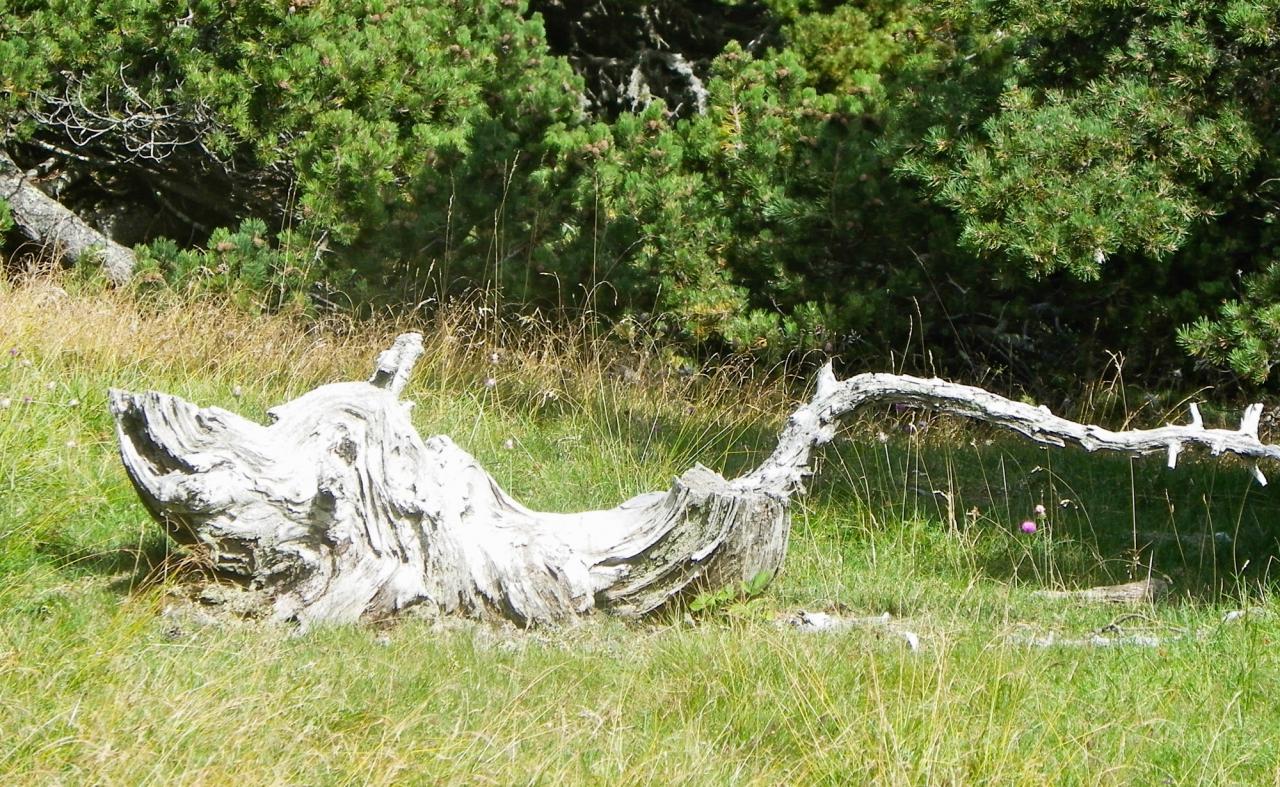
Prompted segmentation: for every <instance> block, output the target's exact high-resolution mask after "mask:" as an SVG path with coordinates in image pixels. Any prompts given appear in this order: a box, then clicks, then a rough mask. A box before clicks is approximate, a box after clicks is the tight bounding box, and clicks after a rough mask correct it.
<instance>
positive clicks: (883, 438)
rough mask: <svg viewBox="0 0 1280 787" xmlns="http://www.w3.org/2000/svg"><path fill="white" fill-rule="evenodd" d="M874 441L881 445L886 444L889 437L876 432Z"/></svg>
mask: <svg viewBox="0 0 1280 787" xmlns="http://www.w3.org/2000/svg"><path fill="white" fill-rule="evenodd" d="M876 439H877V440H879V441H880V442H882V443H887V442H889V435H887V434H885V433H884V432H876Z"/></svg>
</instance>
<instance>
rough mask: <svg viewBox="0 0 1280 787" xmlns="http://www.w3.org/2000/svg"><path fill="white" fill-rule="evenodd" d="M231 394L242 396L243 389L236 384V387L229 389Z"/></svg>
mask: <svg viewBox="0 0 1280 787" xmlns="http://www.w3.org/2000/svg"><path fill="white" fill-rule="evenodd" d="M231 395H232V396H234V397H235V398H237V399H239V398H240V397H242V396H244V389H243V388H241V387H240V386H238V385H237V386H236V387H234V388H232V389H231Z"/></svg>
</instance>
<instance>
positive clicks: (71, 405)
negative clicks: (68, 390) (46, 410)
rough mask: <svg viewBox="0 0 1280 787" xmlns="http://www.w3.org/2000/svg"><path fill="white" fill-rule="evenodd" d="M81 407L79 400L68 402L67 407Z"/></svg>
mask: <svg viewBox="0 0 1280 787" xmlns="http://www.w3.org/2000/svg"><path fill="white" fill-rule="evenodd" d="M79 406H80V400H79V399H72V400H71V401H69V402H67V407H79Z"/></svg>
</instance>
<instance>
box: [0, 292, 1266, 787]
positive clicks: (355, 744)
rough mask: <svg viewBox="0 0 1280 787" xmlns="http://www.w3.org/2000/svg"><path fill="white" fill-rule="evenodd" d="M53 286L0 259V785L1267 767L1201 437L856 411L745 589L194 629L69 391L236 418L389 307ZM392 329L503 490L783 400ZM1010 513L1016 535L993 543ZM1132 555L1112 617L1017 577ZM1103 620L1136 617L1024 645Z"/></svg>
mask: <svg viewBox="0 0 1280 787" xmlns="http://www.w3.org/2000/svg"><path fill="white" fill-rule="evenodd" d="M67 286H68V287H69V288H70V289H71V291H70V292H63V291H62V290H59V289H56V288H54V287H53V286H52V285H51V284H49V283H48V282H35V283H32V284H29V285H26V286H21V287H19V286H16V285H0V398H8V399H10V406H9V407H8V408H5V409H0V732H2V733H3V735H2V736H0V741H2V742H0V784H33V783H34V784H53V783H84V784H97V783H109V784H130V785H132V784H169V783H189V784H225V783H242V784H269V783H295V784H403V783H430V784H435V783H465V784H486V783H495V784H512V783H549V784H557V783H605V784H615V783H622V784H627V783H661V784H667V783H687V784H698V785H702V784H780V783H802V784H803V783H840V784H851V783H852V784H859V783H869V782H883V783H960V784H969V783H982V782H993V783H1027V784H1042V783H1050V782H1052V783H1068V784H1070V783H1089V784H1092V783H1107V784H1110V783H1117V784H1163V783H1173V784H1197V783H1213V784H1227V783H1271V782H1274V781H1275V780H1276V779H1277V778H1280V770H1277V759H1276V754H1275V752H1276V751H1277V747H1278V746H1280V710H1277V704H1276V702H1275V701H1274V698H1275V697H1276V696H1277V693H1278V692H1280V685H1277V684H1278V683H1280V658H1278V657H1277V655H1276V652H1277V649H1276V644H1277V643H1276V641H1277V640H1278V639H1280V621H1278V620H1277V618H1276V616H1275V603H1274V601H1273V600H1272V589H1273V587H1274V577H1273V576H1272V570H1271V569H1272V559H1273V556H1274V555H1275V554H1277V549H1278V545H1277V543H1276V534H1277V532H1278V531H1277V528H1276V526H1275V523H1276V522H1277V521H1278V518H1277V513H1280V511H1278V509H1280V500H1278V499H1277V496H1276V493H1275V492H1274V491H1272V488H1271V487H1266V488H1259V487H1256V486H1254V485H1251V482H1250V480H1249V475H1248V472H1247V471H1246V469H1245V468H1243V467H1240V466H1238V465H1237V464H1235V463H1233V462H1230V461H1214V460H1210V459H1201V460H1199V461H1196V460H1194V459H1191V458H1188V459H1186V460H1184V464H1183V465H1182V466H1180V468H1179V469H1178V470H1177V471H1176V472H1170V471H1168V470H1167V469H1165V468H1164V466H1163V461H1162V458H1161V457H1151V458H1147V459H1140V460H1134V461H1131V460H1128V459H1125V458H1116V457H1102V456H1088V455H1085V454H1083V453H1080V452H1073V451H1069V450H1047V449H1043V448H1039V447H1036V446H1032V445H1028V444H1025V443H1022V442H1018V441H1015V440H1011V439H1007V438H1004V437H1002V436H1000V435H997V434H993V433H987V432H986V431H985V430H983V429H981V428H978V427H973V426H967V425H960V424H956V423H952V422H949V421H945V420H937V421H930V422H928V424H927V427H926V428H924V429H923V430H917V431H915V432H913V433H908V432H907V431H906V430H905V429H904V427H905V425H906V424H908V423H911V422H920V421H923V420H924V414H921V413H893V412H887V413H880V412H877V413H869V414H866V415H865V416H864V417H863V418H861V419H860V420H858V421H856V422H854V423H852V424H850V428H849V429H848V430H847V431H846V433H845V434H844V435H842V437H841V438H840V439H839V440H838V441H837V442H836V444H834V445H833V446H831V447H830V448H829V449H828V450H827V451H826V452H825V453H824V454H823V459H822V462H821V467H820V472H819V475H818V476H817V477H816V478H815V479H813V482H812V484H811V486H812V487H813V493H812V494H811V495H810V496H809V497H807V498H804V499H802V500H800V501H798V502H797V504H796V506H795V508H794V527H793V534H792V543H791V548H790V552H789V556H788V562H787V565H786V568H785V569H784V572H783V574H782V575H781V576H780V577H779V578H778V581H777V582H775V583H774V585H772V586H771V587H770V588H769V589H768V590H767V591H766V593H765V595H764V596H763V597H762V600H760V601H759V602H753V603H752V604H739V605H727V606H724V607H721V608H720V609H719V610H718V611H717V612H714V613H712V614H707V615H702V616H699V617H698V618H697V619H696V620H694V619H692V618H689V617H687V616H686V615H684V614H681V613H672V614H667V615H665V616H662V617H659V618H656V619H654V620H649V621H643V622H640V623H631V624H625V623H622V622H620V621H617V620H612V619H609V618H607V617H604V616H597V617H593V618H591V619H589V620H586V621H584V622H583V623H582V624H580V625H576V626H572V627H568V628H565V629H543V630H534V631H529V632H521V631H516V630H514V629H509V628H503V627H495V626H488V625H480V624H473V623H469V622H459V621H443V622H441V621H436V622H432V621H422V620H409V621H405V622H403V623H400V624H397V625H394V626H389V627H387V626H376V627H375V626H347V627H332V628H325V629H321V630H317V631H314V632H312V633H310V634H308V635H306V636H303V637H294V636H290V634H289V632H288V631H286V630H282V629H278V628H271V627H267V626H263V625H260V624H256V623H250V622H246V623H243V624H236V625H231V624H226V625H218V626H207V625H197V624H196V623H195V622H194V621H192V620H191V619H190V618H185V617H175V616H172V615H166V614H165V612H164V610H165V608H166V606H168V605H170V604H171V603H173V602H172V598H171V597H170V596H169V595H166V587H167V586H166V584H165V583H164V582H161V583H160V584H159V585H155V584H154V583H144V582H143V581H142V580H143V579H144V577H146V576H147V575H148V571H149V570H150V569H154V568H155V567H156V566H157V565H161V566H168V565H170V564H171V563H172V561H168V562H166V561H165V555H166V553H167V552H168V551H169V549H170V548H169V546H168V545H167V543H166V542H165V540H164V539H163V537H161V536H160V534H159V529H158V527H157V526H155V525H154V524H153V523H151V522H150V521H149V519H148V517H147V515H146V513H145V511H144V510H143V509H142V507H141V505H140V504H139V503H138V502H137V500H136V498H135V496H134V494H133V491H132V489H131V488H130V487H129V484H128V480H127V478H126V477H125V475H124V473H123V471H122V469H121V468H120V467H119V464H118V460H117V459H116V456H115V453H114V452H115V443H114V435H113V432H112V427H111V422H110V418H109V416H108V414H107V413H106V408H105V404H104V399H105V396H104V394H105V389H106V388H107V387H108V386H112V385H115V386H121V387H131V388H157V389H163V390H168V391H172V392H175V393H179V394H181V395H183V396H187V397H189V398H191V399H193V400H195V401H198V402H200V403H202V404H215V405H219V406H223V407H228V408H231V409H236V410H237V411H240V412H244V413H246V414H248V415H251V416H255V417H260V416H261V415H262V414H263V412H264V411H265V409H266V407H268V406H270V405H272V404H274V403H277V402H280V401H283V400H285V399H287V398H289V397H291V396H294V395H296V394H298V393H300V392H302V391H305V390H307V389H309V388H310V387H312V386H314V385H317V384H319V383H322V382H326V381H331V380H336V379H351V378H356V379H358V378H362V377H364V376H365V375H366V373H367V367H368V366H369V364H370V363H371V362H372V358H373V356H374V355H375V354H376V351H377V350H378V349H380V347H381V345H382V344H384V343H385V341H386V339H387V337H389V336H390V335H392V334H394V332H395V331H396V330H397V329H399V328H402V327H408V326H405V325H389V324H388V325H375V326H351V325H342V324H338V325H334V326H328V327H320V328H313V329H310V330H304V327H301V326H300V325H299V324H298V323H296V322H295V321H292V320H290V319H289V318H288V317H283V316H282V317H274V318H267V317H259V318H250V317H246V316H245V315H243V314H240V313H238V312H236V311H235V310H234V309H232V308H229V307H227V306H225V305H222V304H219V303H215V302H212V301H208V302H200V303H189V304H181V303H178V304H167V303H159V302H153V303H141V304H140V303H138V302H136V301H134V300H133V299H131V298H130V297H129V296H127V295H124V294H119V293H103V292H98V291H87V292H77V291H75V290H74V288H71V286H70V285H67ZM412 327H419V328H422V329H424V330H425V331H426V332H427V336H428V347H429V351H428V355H427V357H426V358H425V359H424V361H423V363H422V366H421V368H420V370H419V373H418V375H417V377H416V378H415V381H414V383H413V384H412V387H411V389H410V390H409V391H408V394H407V395H408V396H410V397H412V398H414V399H415V400H416V401H417V402H418V407H417V408H416V411H415V412H416V419H417V422H418V424H419V427H420V429H421V430H422V431H423V432H424V433H437V432H445V433H448V434H450V435H452V436H453V437H454V438H455V439H456V440H457V441H458V442H459V443H460V444H461V445H463V446H464V447H466V448H467V449H468V450H471V451H472V452H473V453H475V454H476V455H477V456H478V457H479V459H480V460H481V462H482V463H484V464H485V466H486V467H487V468H489V469H490V471H491V472H493V474H494V475H495V477H496V478H497V479H498V480H499V481H500V482H501V483H503V484H504V485H505V486H506V487H507V488H508V489H509V490H511V491H512V492H513V493H514V494H515V495H516V496H517V497H519V498H520V499H521V500H522V501H523V502H525V503H527V504H529V505H531V506H534V507H538V508H548V509H573V508H586V507H595V506H606V505H613V504H615V503H616V502H618V501H619V500H620V499H622V498H625V497H627V496H629V495H632V494H635V493H637V492H641V491H645V490H648V489H654V488H662V487H665V486H666V485H667V484H668V483H669V481H670V478H671V477H672V476H673V475H675V474H677V473H679V472H681V471H682V470H684V469H686V468H687V467H688V466H689V465H690V464H692V463H693V462H696V461H701V462H703V463H704V464H707V465H709V466H711V467H713V468H715V469H719V470H723V471H725V472H738V471H740V470H742V469H744V468H746V467H749V466H750V465H751V464H752V463H753V462H754V461H756V460H758V459H759V458H760V457H761V455H762V454H763V453H764V452H766V451H768V450H769V448H771V441H772V435H773V433H774V430H775V429H776V427H777V426H778V424H779V422H780V419H781V418H782V417H783V415H784V413H785V411H786V401H787V400H786V395H785V393H784V392H782V391H781V390H779V389H776V388H771V387H770V386H769V385H768V384H767V383H762V382H758V381H755V380H752V379H750V378H749V377H748V376H746V375H744V374H739V375H736V376H735V375H733V374H730V373H727V372H726V373H723V374H720V375H716V376H710V377H707V376H702V375H693V376H683V377H682V376H679V375H665V374H661V373H659V372H655V371H653V370H654V369H655V368H657V365H656V364H654V363H652V362H651V361H652V359H651V358H650V357H649V356H648V355H647V354H646V353H647V351H646V350H645V348H643V347H641V348H636V349H635V350H634V351H633V352H630V353H612V354H610V353H606V352H602V351H599V348H598V346H597V345H594V344H592V343H591V342H590V341H589V340H588V339H587V338H585V337H583V336H563V335H555V334H551V333H548V332H547V331H546V330H545V329H544V328H542V327H540V326H525V327H523V328H520V327H518V326H517V328H512V327H505V328H504V327H501V326H498V327H495V325H494V324H493V323H492V321H487V320H486V318H485V317H484V315H475V314H467V313H463V312H459V314H454V315H451V316H449V317H448V318H442V319H441V320H439V321H437V322H435V323H432V324H430V325H424V326H412ZM11 348H15V349H18V350H19V354H18V355H16V356H10V355H9V354H8V352H9V350H10V349H11ZM493 352H497V353H498V354H499V357H498V362H497V363H492V362H491V360H490V355H491V353H493ZM24 360H25V361H29V362H30V365H24V364H23V361H24ZM623 367H625V368H623ZM488 377H493V378H494V380H495V384H494V385H493V386H492V387H488V386H486V385H485V384H484V381H485V379H486V378H488ZM50 384H52V388H50ZM237 387H239V391H240V394H241V395H240V396H236V395H235V394H236V390H237ZM24 397H31V400H32V401H31V402H30V403H24V402H23V399H24ZM73 401H77V402H78V404H72V402H73ZM880 430H883V431H884V432H885V433H886V437H887V439H886V440H885V441H883V442H882V441H881V440H880V439H878V437H877V431H880ZM508 446H509V447H508ZM1063 501H1068V502H1066V503H1065V504H1064V503H1063ZM1038 503H1039V504H1043V505H1045V506H1046V508H1047V514H1046V517H1045V519H1044V520H1043V521H1042V522H1041V528H1040V530H1039V532H1037V533H1036V534H1034V535H1031V536H1028V535H1025V534H1022V533H1020V532H1019V531H1018V523H1019V522H1021V521H1022V520H1023V519H1026V518H1028V517H1029V516H1030V515H1031V513H1032V510H1033V508H1034V506H1035V505H1036V504H1038ZM1215 534H1217V535H1215ZM1171 536H1176V538H1175V537H1171ZM154 573H155V572H154V571H152V575H153V576H154ZM1148 573H1155V574H1158V575H1162V576H1167V577H1169V578H1170V579H1172V580H1173V583H1174V584H1173V588H1174V591H1173V593H1172V594H1171V595H1170V596H1169V597H1168V598H1166V599H1164V600H1162V601H1160V602H1158V603H1156V604H1152V605H1144V606H1140V607H1137V608H1117V607H1107V606H1099V605H1087V604H1081V603H1073V602H1069V601H1061V600H1048V599H1045V598H1042V597H1039V596H1037V595H1035V591H1037V590H1040V589H1045V588H1063V587H1086V586H1090V585H1095V584H1102V583H1110V582H1120V581H1126V580H1128V579H1130V578H1135V577H1142V576H1146V575H1147V574H1148ZM799 609H806V610H811V611H812V610H823V611H829V612H838V613H842V614H849V615H856V616H864V615H865V616H870V615H878V614H880V613H882V612H885V611H889V612H891V613H892V614H893V616H894V617H895V623H896V625H897V626H900V627H901V628H904V629H909V630H911V631H914V632H916V633H918V634H919V637H920V643H921V646H920V649H919V650H918V651H913V650H911V649H910V648H909V647H908V646H907V645H906V643H905V641H904V640H903V638H902V637H900V636H897V635H895V634H894V633H892V632H890V631H885V630H880V629H875V628H866V629H857V630H853V631H846V632H840V633H831V634H817V633H807V632H801V631H796V630H792V629H788V628H784V627H780V626H779V625H777V623H776V621H775V618H777V617H778V616H780V615H786V614H788V613H791V612H794V611H796V610H799ZM1237 609H1247V610H1249V614H1248V615H1246V616H1245V617H1244V618H1242V619H1239V620H1236V621H1233V622H1230V623H1223V622H1222V620H1223V616H1224V614H1225V613H1226V612H1228V611H1231V610H1237ZM1109 625H1113V626H1114V627H1116V628H1118V629H1119V630H1120V631H1121V632H1122V633H1142V634H1150V635H1153V636H1156V637H1158V638H1159V639H1160V641H1161V644H1160V645H1159V646H1158V647H1116V648H1088V647H1073V646H1060V647H1050V648H1043V647H1031V646H1028V645H1027V644H1025V643H1026V641H1027V640H1028V639H1029V638H1031V637H1037V636H1044V635H1047V634H1049V633H1054V634H1056V635H1058V636H1060V637H1068V638H1080V637H1087V636H1089V635H1091V634H1093V633H1096V632H1099V631H1102V630H1104V629H1105V628H1106V627H1107V626H1109Z"/></svg>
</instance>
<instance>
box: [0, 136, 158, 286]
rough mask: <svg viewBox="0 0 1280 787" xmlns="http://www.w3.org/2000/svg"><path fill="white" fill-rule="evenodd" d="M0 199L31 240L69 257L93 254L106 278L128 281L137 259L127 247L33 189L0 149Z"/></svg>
mask: <svg viewBox="0 0 1280 787" xmlns="http://www.w3.org/2000/svg"><path fill="white" fill-rule="evenodd" d="M0 199H4V200H5V201H7V202H8V203H9V211H10V213H11V214H12V215H13V220H14V221H15V222H16V223H17V225H18V226H19V227H20V228H21V229H22V231H23V232H25V233H26V234H27V236H28V237H30V238H31V239H32V240H37V241H40V242H41V243H44V244H47V245H50V246H55V247H58V248H60V249H61V250H62V251H63V252H65V253H66V254H67V256H68V257H70V258H71V259H72V260H79V259H80V258H81V257H82V256H84V255H85V254H96V255H98V258H99V259H100V260H101V262H102V269H103V271H104V272H105V273H106V274H107V278H108V279H110V280H111V281H112V282H114V283H116V284H122V283H124V282H126V281H128V279H129V277H130V276H132V275H133V268H134V264H135V262H136V258H135V257H134V254H133V252H132V251H130V250H129V249H127V248H125V247H124V246H121V245H120V244H119V243H116V242H115V241H113V240H111V239H110V238H108V237H107V236H106V235H103V234H102V233H101V232H98V231H97V230H95V229H94V228H93V227H90V226H89V225H88V224H86V223H85V222H84V220H83V219H81V218H80V217H79V216H77V215H76V214H75V213H72V212H71V211H70V210H68V209H67V208H66V207H64V206H63V205H62V203H60V202H58V201H57V200H55V199H53V198H52V197H50V196H49V195H47V194H45V193H44V192H43V191H41V190H40V189H38V188H36V187H35V186H34V185H33V184H32V183H31V182H30V181H29V180H28V179H27V176H26V173H24V172H23V171H22V170H21V169H20V168H19V167H18V165H17V164H16V163H14V161H13V159H11V158H10V157H9V155H8V154H7V153H5V152H4V151H3V150H0Z"/></svg>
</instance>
